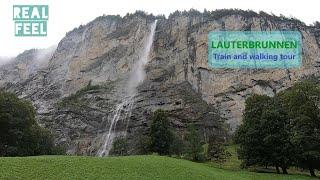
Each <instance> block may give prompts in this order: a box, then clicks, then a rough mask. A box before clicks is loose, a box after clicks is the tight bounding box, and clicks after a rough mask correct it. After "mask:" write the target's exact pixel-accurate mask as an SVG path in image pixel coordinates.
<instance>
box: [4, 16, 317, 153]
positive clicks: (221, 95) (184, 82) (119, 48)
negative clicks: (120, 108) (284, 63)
mask: <svg viewBox="0 0 320 180" xmlns="http://www.w3.org/2000/svg"><path fill="white" fill-rule="evenodd" d="M155 19H158V23H157V28H156V32H155V37H154V42H153V48H152V50H151V52H150V58H149V59H150V60H149V62H148V64H147V66H146V68H145V69H146V78H145V80H144V82H143V83H142V84H141V85H140V86H139V87H138V94H137V96H136V97H135V103H134V106H133V107H132V111H131V113H130V115H129V117H128V118H124V117H122V118H121V119H120V121H119V123H118V124H117V126H116V133H115V134H114V135H115V136H121V135H126V137H127V138H128V140H129V144H130V146H131V147H132V148H130V149H131V153H138V150H137V149H136V148H135V147H136V144H137V143H138V141H139V138H138V137H139V136H141V135H144V134H146V133H147V132H148V129H149V127H150V123H151V122H150V116H151V113H152V112H153V111H155V110H156V109H158V108H161V109H165V110H167V111H168V114H169V119H170V121H171V123H172V126H173V127H174V128H175V129H176V131H177V132H178V133H179V134H181V135H183V134H184V132H185V128H186V126H187V124H188V123H191V122H193V123H195V124H196V125H197V127H198V128H199V130H200V132H201V134H202V135H203V136H202V137H203V139H204V140H205V139H206V138H207V136H208V135H209V134H210V133H219V134H221V135H222V136H224V135H225V134H224V131H223V129H224V128H225V127H224V125H223V120H224V119H226V121H227V123H228V124H229V131H230V132H232V131H234V130H235V128H236V127H237V126H238V125H239V124H240V123H241V115H242V112H243V110H244V101H245V99H246V98H247V97H248V96H250V94H252V93H258V94H266V95H269V96H273V95H274V94H275V93H277V92H279V91H281V90H283V89H285V88H287V87H290V86H291V85H292V84H293V83H294V82H295V81H297V80H299V79H301V78H303V77H306V76H310V75H318V66H319V65H318V64H319V60H320V59H319V57H320V56H319V55H320V54H319V53H320V51H319V44H320V43H319V41H320V38H319V34H320V28H319V26H318V25H317V24H316V25H315V26H306V25H305V24H303V23H301V22H300V21H298V20H295V19H288V18H284V17H276V16H271V15H268V14H265V13H260V14H257V13H254V12H247V11H238V10H220V11H214V12H204V13H199V12H197V11H189V12H182V13H181V12H175V13H173V14H171V15H170V16H169V17H168V18H164V17H154V16H152V15H145V14H144V13H135V14H132V15H127V16H125V17H123V18H122V17H119V16H102V17H99V18H97V19H95V20H94V21H92V22H90V23H89V24H87V25H85V26H80V27H79V28H76V29H74V30H72V31H71V32H69V33H67V34H66V36H65V37H64V38H63V39H62V40H61V41H60V43H59V45H58V46H57V48H56V50H55V52H54V53H53V54H52V55H50V58H45V59H46V60H47V61H48V63H46V60H44V61H41V62H45V63H44V64H45V65H44V66H35V67H36V68H33V70H32V71H30V70H28V69H32V68H31V67H34V66H33V65H32V64H33V63H26V62H27V61H28V62H29V61H30V62H34V59H35V58H34V57H33V56H32V51H31V52H30V53H28V52H25V53H23V54H21V55H20V56H18V57H17V58H16V60H15V61H14V62H13V63H12V64H14V65H10V66H7V65H6V68H3V67H5V66H2V67H1V70H0V77H1V84H0V85H1V86H2V87H3V88H4V89H6V90H11V91H14V92H16V93H17V94H18V95H20V97H22V98H27V99H30V100H31V101H32V102H33V103H34V105H35V107H36V109H37V112H38V115H37V116H38V121H39V124H41V125H42V126H44V127H47V128H49V129H50V130H51V131H52V132H53V133H54V134H55V136H56V142H57V143H58V144H64V145H66V146H67V148H68V152H69V153H70V154H87V155H95V154H96V152H97V149H98V148H99V147H100V146H101V143H102V142H101V140H102V136H103V134H104V133H105V132H106V131H107V130H108V128H109V126H110V120H111V119H112V117H113V112H114V109H115V106H116V105H117V104H118V103H119V102H120V101H121V100H122V99H123V96H124V95H125V93H124V92H125V91H126V89H125V87H126V84H127V82H128V78H129V77H130V71H131V70H132V67H133V64H134V62H136V61H137V60H138V59H139V56H140V55H141V51H142V50H143V46H144V41H145V38H146V35H147V34H148V33H149V31H150V27H149V26H150V24H151V23H152V22H154V20H155ZM214 30H242V31H248V30H254V31H269V30H298V31H300V32H301V34H302V36H303V67H302V68H300V69H270V70H263V69H250V70H249V69H212V68H210V67H208V64H207V53H208V52H207V50H208V45H207V38H208V33H209V32H210V31H214ZM30 54H31V55H30ZM19 59H23V61H21V60H19ZM17 67H18V68H17ZM19 67H23V68H19ZM26 69H27V70H26ZM220 114H221V116H222V117H223V118H220V117H219V115H220ZM127 122H129V123H127Z"/></svg>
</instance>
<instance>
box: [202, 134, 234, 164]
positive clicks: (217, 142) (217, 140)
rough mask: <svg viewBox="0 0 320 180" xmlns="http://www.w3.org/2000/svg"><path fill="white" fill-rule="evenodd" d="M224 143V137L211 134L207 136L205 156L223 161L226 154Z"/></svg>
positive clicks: (212, 159)
mask: <svg viewBox="0 0 320 180" xmlns="http://www.w3.org/2000/svg"><path fill="white" fill-rule="evenodd" d="M228 154H229V153H228V152H227V151H226V148H225V145H224V139H223V138H221V137H219V136H215V135H211V136H209V142H208V150H207V158H208V159H209V160H211V161H223V160H225V158H226V157H227V156H228Z"/></svg>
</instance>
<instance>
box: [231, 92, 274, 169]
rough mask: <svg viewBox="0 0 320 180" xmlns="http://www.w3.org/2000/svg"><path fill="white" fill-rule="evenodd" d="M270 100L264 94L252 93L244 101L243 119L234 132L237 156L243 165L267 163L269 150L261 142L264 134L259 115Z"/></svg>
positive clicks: (264, 164)
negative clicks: (237, 145) (237, 146)
mask: <svg viewBox="0 0 320 180" xmlns="http://www.w3.org/2000/svg"><path fill="white" fill-rule="evenodd" d="M270 100H271V98H270V97H268V96H265V95H253V96H251V97H249V98H248V99H247V100H246V102H245V111H244V115H243V121H242V124H241V125H240V126H239V128H238V129H237V132H236V133H235V142H236V143H238V144H239V149H238V156H239V159H241V160H242V165H243V166H244V167H248V166H252V165H263V166H267V165H269V158H268V155H267V154H268V153H269V152H268V150H267V148H266V145H265V144H264V142H263V140H264V137H265V136H266V135H265V134H263V133H264V131H263V127H262V124H261V116H262V114H263V112H264V110H265V108H266V107H267V106H268V104H269V102H270Z"/></svg>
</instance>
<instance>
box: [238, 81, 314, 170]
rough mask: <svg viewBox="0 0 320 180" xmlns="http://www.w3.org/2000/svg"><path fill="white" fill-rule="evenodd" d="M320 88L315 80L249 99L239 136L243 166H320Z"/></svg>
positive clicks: (309, 168) (306, 167) (277, 168)
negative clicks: (269, 94)
mask: <svg viewBox="0 0 320 180" xmlns="http://www.w3.org/2000/svg"><path fill="white" fill-rule="evenodd" d="M319 100H320V87H319V86H318V85H317V83H316V82H315V81H314V80H304V81H301V82H298V83H296V84H294V86H293V87H291V88H288V89H286V90H284V91H281V92H280V93H278V94H276V95H275V96H274V97H268V96H265V95H253V96H251V97H249V98H248V99H247V100H246V102H245V112H244V114H243V123H242V125H240V127H239V128H238V130H237V132H236V135H235V142H236V143H237V144H239V149H238V156H239V158H240V159H241V160H242V165H243V167H249V166H254V165H261V166H274V167H275V168H276V170H277V172H278V173H280V168H281V169H282V172H283V174H287V173H288V172H287V169H288V168H289V167H291V166H295V167H299V168H303V169H308V170H309V171H310V174H311V175H312V176H315V170H319V168H320V110H319V107H318V105H319Z"/></svg>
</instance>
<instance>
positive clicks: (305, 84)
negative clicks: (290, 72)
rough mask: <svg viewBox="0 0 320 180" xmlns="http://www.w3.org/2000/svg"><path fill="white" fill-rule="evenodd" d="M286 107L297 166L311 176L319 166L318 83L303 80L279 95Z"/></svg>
mask: <svg viewBox="0 0 320 180" xmlns="http://www.w3.org/2000/svg"><path fill="white" fill-rule="evenodd" d="M279 97H280V98H281V99H282V101H283V104H284V105H285V106H286V108H287V111H288V114H289V117H290V120H291V122H290V124H292V129H291V136H292V137H291V142H292V144H293V145H294V147H295V151H296V165H297V166H299V167H301V168H307V169H309V171H310V174H311V175H312V176H315V172H314V170H315V169H318V170H319V169H320V117H319V115H320V110H319V108H318V106H317V105H318V104H319V99H320V89H319V86H317V84H316V83H315V82H314V81H311V80H306V81H302V82H299V83H297V84H295V85H294V86H293V87H291V88H290V89H288V90H285V91H284V92H282V93H280V94H279Z"/></svg>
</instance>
